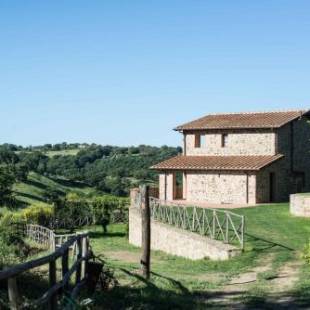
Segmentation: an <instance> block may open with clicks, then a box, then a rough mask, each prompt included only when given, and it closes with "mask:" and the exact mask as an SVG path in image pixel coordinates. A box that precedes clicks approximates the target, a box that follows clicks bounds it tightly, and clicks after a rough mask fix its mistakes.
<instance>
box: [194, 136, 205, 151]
mask: <svg viewBox="0 0 310 310" xmlns="http://www.w3.org/2000/svg"><path fill="white" fill-rule="evenodd" d="M205 142H206V136H205V135H202V134H199V133H196V134H195V148H200V147H204V146H205V145H206V143H205Z"/></svg>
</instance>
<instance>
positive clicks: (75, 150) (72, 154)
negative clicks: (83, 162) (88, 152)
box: [44, 149, 81, 157]
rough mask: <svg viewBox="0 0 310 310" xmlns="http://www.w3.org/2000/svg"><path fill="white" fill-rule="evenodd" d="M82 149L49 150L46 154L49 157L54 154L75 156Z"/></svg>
mask: <svg viewBox="0 0 310 310" xmlns="http://www.w3.org/2000/svg"><path fill="white" fill-rule="evenodd" d="M80 150H81V149H71V150H61V151H47V152H44V154H45V155H46V156H48V157H53V156H68V155H71V156H75V155H76V154H77V153H78V152H79V151H80Z"/></svg>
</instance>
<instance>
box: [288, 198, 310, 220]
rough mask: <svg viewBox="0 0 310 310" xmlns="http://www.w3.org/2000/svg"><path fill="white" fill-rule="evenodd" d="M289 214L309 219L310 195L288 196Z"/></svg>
mask: <svg viewBox="0 0 310 310" xmlns="http://www.w3.org/2000/svg"><path fill="white" fill-rule="evenodd" d="M290 212H291V214H293V215H296V216H303V217H310V195H307V194H294V195H291V196H290Z"/></svg>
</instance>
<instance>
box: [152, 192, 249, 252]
mask: <svg viewBox="0 0 310 310" xmlns="http://www.w3.org/2000/svg"><path fill="white" fill-rule="evenodd" d="M150 209H151V218H152V219H153V220H156V221H160V222H163V223H167V224H170V225H173V226H176V227H178V228H182V229H185V230H189V231H192V232H195V233H199V234H201V235H203V236H207V237H209V238H211V239H214V240H219V241H222V242H224V243H228V244H234V245H237V246H238V247H240V248H241V249H243V248H244V228H245V226H244V225H245V223H244V216H242V215H239V214H237V213H234V212H231V211H226V210H220V209H211V208H201V207H195V206H182V205H180V204H173V203H170V202H169V203H168V204H167V202H166V201H161V200H159V199H157V198H153V197H150Z"/></svg>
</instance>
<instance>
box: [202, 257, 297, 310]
mask: <svg viewBox="0 0 310 310" xmlns="http://www.w3.org/2000/svg"><path fill="white" fill-rule="evenodd" d="M272 260H273V257H272V256H270V257H268V258H266V259H265V260H262V261H260V262H259V264H258V266H256V267H254V268H252V269H251V270H249V271H247V272H245V273H242V274H240V275H238V276H236V277H234V278H233V279H231V281H230V282H229V283H228V284H227V285H226V286H224V287H223V288H221V289H220V290H219V291H215V292H211V296H210V298H208V299H207V303H211V304H215V305H218V306H219V307H221V306H222V307H225V308H227V309H248V306H246V305H244V304H243V303H242V301H243V300H245V297H246V295H247V293H250V291H251V289H253V287H255V284H258V281H259V280H258V276H259V274H261V273H264V272H268V271H272ZM300 266H301V262H298V261H290V262H287V263H285V264H284V265H283V266H282V267H281V268H280V269H279V271H278V273H277V277H276V278H274V279H271V280H266V281H267V282H266V285H265V286H264V290H265V291H267V292H270V297H269V298H267V299H266V302H267V303H268V304H270V305H275V308H274V309H297V308H296V305H295V304H294V298H293V296H292V293H291V291H292V289H293V287H294V284H295V282H296V281H297V280H298V277H299V271H300ZM251 309H255V308H251ZM258 309H263V308H260V307H259V308H258Z"/></svg>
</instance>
